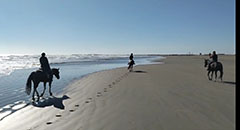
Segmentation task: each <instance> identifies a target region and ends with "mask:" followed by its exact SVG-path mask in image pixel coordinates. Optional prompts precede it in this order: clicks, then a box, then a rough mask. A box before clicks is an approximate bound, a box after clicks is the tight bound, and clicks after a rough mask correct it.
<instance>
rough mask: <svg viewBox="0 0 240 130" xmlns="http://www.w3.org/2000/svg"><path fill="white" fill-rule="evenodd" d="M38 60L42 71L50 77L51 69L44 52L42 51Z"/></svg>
mask: <svg viewBox="0 0 240 130" xmlns="http://www.w3.org/2000/svg"><path fill="white" fill-rule="evenodd" d="M39 60H40V64H41V69H42V71H43V72H44V73H45V74H46V75H47V77H48V78H51V77H50V76H51V73H52V71H51V68H50V65H49V62H48V59H47V57H46V54H45V53H44V52H43V53H42V57H41V58H40V59H39Z"/></svg>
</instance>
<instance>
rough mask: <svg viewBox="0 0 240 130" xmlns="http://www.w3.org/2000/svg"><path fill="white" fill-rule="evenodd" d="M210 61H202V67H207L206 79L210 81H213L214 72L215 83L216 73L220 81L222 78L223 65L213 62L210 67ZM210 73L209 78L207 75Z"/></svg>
mask: <svg viewBox="0 0 240 130" xmlns="http://www.w3.org/2000/svg"><path fill="white" fill-rule="evenodd" d="M210 63H211V62H210V60H209V59H204V67H208V69H207V70H208V74H207V75H208V79H209V80H212V79H213V72H215V81H216V80H217V72H218V71H220V76H219V78H220V79H221V81H222V77H223V65H222V63H221V62H215V63H212V64H211V65H210ZM210 72H211V77H209V74H210Z"/></svg>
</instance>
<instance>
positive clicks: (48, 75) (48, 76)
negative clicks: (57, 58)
mask: <svg viewBox="0 0 240 130" xmlns="http://www.w3.org/2000/svg"><path fill="white" fill-rule="evenodd" d="M36 72H40V73H45V72H44V71H43V70H42V68H39V69H38V70H37V71H36ZM45 75H46V76H47V78H48V79H51V74H50V73H45Z"/></svg>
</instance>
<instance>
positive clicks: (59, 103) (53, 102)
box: [33, 95, 70, 110]
mask: <svg viewBox="0 0 240 130" xmlns="http://www.w3.org/2000/svg"><path fill="white" fill-rule="evenodd" d="M69 98H70V97H68V96H67V95H64V96H62V97H61V98H59V97H54V96H53V97H50V98H48V99H44V100H43V101H39V102H34V103H33V106H35V107H40V108H44V107H50V106H54V107H55V108H58V109H62V110H63V109H64V108H65V106H64V105H63V100H66V99H69Z"/></svg>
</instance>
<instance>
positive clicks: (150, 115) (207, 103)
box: [0, 56, 236, 130]
mask: <svg viewBox="0 0 240 130" xmlns="http://www.w3.org/2000/svg"><path fill="white" fill-rule="evenodd" d="M204 58H207V57H205V56H168V57H167V58H166V59H165V60H164V62H165V64H154V65H141V66H136V67H135V68H134V71H133V72H128V71H127V69H126V68H118V69H112V70H107V71H101V72H97V73H93V74H90V75H88V76H85V77H84V78H82V79H80V80H77V81H75V82H73V83H72V84H71V85H70V86H68V87H67V89H66V90H65V91H64V93H63V94H62V95H56V96H55V97H51V98H46V99H42V100H41V101H40V102H39V103H38V104H26V106H24V107H23V108H22V109H20V110H18V111H16V112H14V113H13V114H11V115H10V116H7V117H5V118H4V119H3V120H1V121H0V129H1V130H8V129H9V130H16V129H18V130H29V129H31V130H32V129H34V130H35V129H36V130H46V129H49V130H66V129H70V130H134V129H136V130H146V129H147V130H156V129H159V130H180V129H184V130H233V129H235V113H236V110H235V105H236V104H235V100H236V99H235V86H236V85H235V82H236V81H235V56H219V61H221V62H222V63H223V66H224V77H223V82H220V81H217V82H214V81H209V80H208V79H207V76H206V74H207V71H206V68H204V67H203V65H204V64H203V62H204V60H203V59H204ZM13 110H14V109H13Z"/></svg>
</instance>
